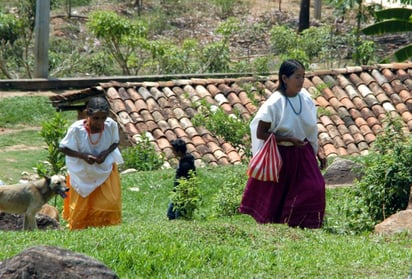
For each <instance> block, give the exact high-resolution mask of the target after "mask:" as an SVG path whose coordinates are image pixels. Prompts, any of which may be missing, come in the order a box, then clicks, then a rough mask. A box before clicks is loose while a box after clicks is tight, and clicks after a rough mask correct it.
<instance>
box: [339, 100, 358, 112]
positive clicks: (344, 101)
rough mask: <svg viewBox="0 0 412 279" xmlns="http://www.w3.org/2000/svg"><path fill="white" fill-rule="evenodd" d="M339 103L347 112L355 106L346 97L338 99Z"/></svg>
mask: <svg viewBox="0 0 412 279" xmlns="http://www.w3.org/2000/svg"><path fill="white" fill-rule="evenodd" d="M340 102H341V103H342V104H343V105H344V106H345V107H346V109H347V110H348V111H349V110H351V109H354V108H355V105H354V104H353V102H352V101H351V99H349V98H348V97H345V98H342V99H340Z"/></svg>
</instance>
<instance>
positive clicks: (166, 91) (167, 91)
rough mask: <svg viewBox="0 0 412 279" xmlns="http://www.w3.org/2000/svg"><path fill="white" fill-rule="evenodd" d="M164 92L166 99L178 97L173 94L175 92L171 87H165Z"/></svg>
mask: <svg viewBox="0 0 412 279" xmlns="http://www.w3.org/2000/svg"><path fill="white" fill-rule="evenodd" d="M171 86H173V85H171ZM162 91H163V93H164V94H165V96H166V98H172V97H176V94H175V92H173V90H171V89H170V88H169V87H163V88H162Z"/></svg>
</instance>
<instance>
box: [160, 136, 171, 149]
mask: <svg viewBox="0 0 412 279" xmlns="http://www.w3.org/2000/svg"><path fill="white" fill-rule="evenodd" d="M157 144H158V145H159V148H160V149H161V150H163V149H165V148H167V147H170V143H169V141H168V140H167V139H166V138H165V137H161V138H159V139H157Z"/></svg>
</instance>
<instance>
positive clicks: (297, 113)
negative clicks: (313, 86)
mask: <svg viewBox="0 0 412 279" xmlns="http://www.w3.org/2000/svg"><path fill="white" fill-rule="evenodd" d="M285 97H286V100H287V101H288V104H289V105H290V107H291V108H292V110H293V112H294V113H295V114H296V115H299V114H301V113H302V99H301V98H300V94H298V98H299V106H300V108H299V111H296V109H295V108H294V107H293V105H292V102H291V101H290V100H289V97H288V96H286V95H285Z"/></svg>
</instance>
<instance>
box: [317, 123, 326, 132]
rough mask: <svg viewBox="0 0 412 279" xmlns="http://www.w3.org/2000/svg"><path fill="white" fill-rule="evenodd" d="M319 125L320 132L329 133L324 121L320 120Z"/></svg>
mask: <svg viewBox="0 0 412 279" xmlns="http://www.w3.org/2000/svg"><path fill="white" fill-rule="evenodd" d="M317 126H318V133H327V132H328V130H327V129H326V128H325V126H323V124H322V123H319V122H318V125H317Z"/></svg>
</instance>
